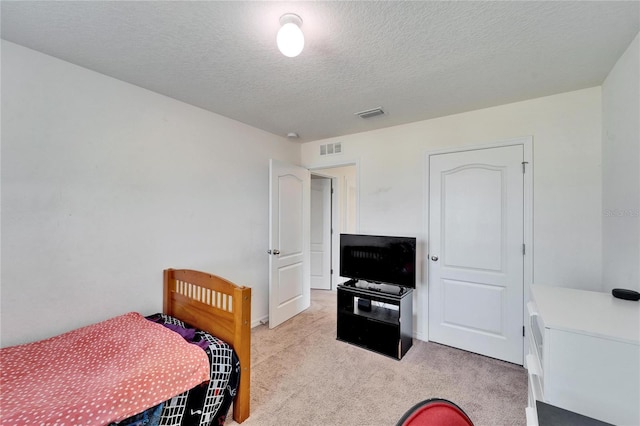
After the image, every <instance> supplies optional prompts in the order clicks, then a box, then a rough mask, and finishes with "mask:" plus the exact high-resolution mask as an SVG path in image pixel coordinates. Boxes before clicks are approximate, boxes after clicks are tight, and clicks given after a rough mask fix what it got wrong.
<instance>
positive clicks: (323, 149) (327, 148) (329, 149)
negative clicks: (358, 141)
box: [320, 142, 342, 155]
mask: <svg viewBox="0 0 640 426" xmlns="http://www.w3.org/2000/svg"><path fill="white" fill-rule="evenodd" d="M335 154H342V142H336V143H326V144H324V145H320V155H335Z"/></svg>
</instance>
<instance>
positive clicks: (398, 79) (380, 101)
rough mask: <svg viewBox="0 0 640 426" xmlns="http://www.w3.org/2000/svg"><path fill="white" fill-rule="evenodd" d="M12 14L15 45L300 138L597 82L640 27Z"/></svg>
mask: <svg viewBox="0 0 640 426" xmlns="http://www.w3.org/2000/svg"><path fill="white" fill-rule="evenodd" d="M1 8H2V10H1V19H2V21H1V25H2V38H3V39H5V40H9V41H12V42H14V43H17V44H20V45H23V46H26V47H29V48H32V49H35V50H38V51H40V52H43V53H46V54H49V55H52V56H55V57H58V58H61V59H64V60H66V61H69V62H72V63H74V64H77V65H80V66H83V67H86V68H89V69H92V70H95V71H98V72H100V73H103V74H106V75H109V76H112V77H115V78H118V79H120V80H124V81H127V82H129V83H132V84H135V85H138V86H141V87H144V88H147V89H149V90H153V91H155V92H158V93H162V94H164V95H167V96H170V97H172V98H175V99H179V100H181V101H184V102H187V103H190V104H193V105H196V106H199V107H202V108H204V109H207V110H209V111H213V112H216V113H218V114H221V115H223V116H226V117H229V118H233V119H235V120H238V121H241V122H244V123H247V124H249V125H251V126H254V127H257V128H260V129H263V130H266V131H268V132H271V133H274V134H278V135H282V136H285V135H286V134H287V133H288V132H297V133H299V134H300V139H299V140H300V141H302V142H305V141H311V140H316V139H322V138H327V137H333V136H340V135H345V134H350V133H355V132H361V131H365V130H372V129H376V128H381V127H388V126H392V125H397V124H402V123H408V122H412V121H418V120H424V119H428V118H434V117H439V116H443V115H448V114H454V113H459V112H464V111H469V110H474V109H478V108H483V107H489V106H494V105H500V104H504V103H508V102H514V101H519V100H525V99H531V98H535V97H540V96H546V95H550V94H554V93H560V92H566V91H571V90H577V89H581V88H585V87H592V86H596V85H599V84H601V83H602V81H603V80H604V78H605V77H606V75H607V74H608V72H609V71H610V70H611V68H612V67H613V65H614V64H615V61H616V60H617V59H618V58H619V57H620V55H621V54H622V53H623V52H624V50H625V49H626V48H627V46H628V45H629V43H630V42H631V41H632V40H633V38H634V36H635V35H636V34H637V33H638V31H639V29H640V2H637V1H626V2H616V1H578V2H570V1H543V2H537V1H535V2H533V1H527V2H521V1H500V2H481V1H474V2H462V1H460V2H435V1H429V2H426V1H425V2H397V1H394V2H347V1H331V2H317V1H316V2H301V1H296V2H273V1H262V2H259V1H252V2H242V1H229V2H222V1H204V2H183V1H177V2H171V1H162V2H161V1H151V2H138V1H133V2H126V1H104V2H103V1H79V2H70V1H45V2H40V1H6V0H5V1H2V2H1ZM287 12H291V13H296V14H298V15H300V16H301V17H302V19H303V21H304V23H303V25H302V30H303V32H304V33H305V39H306V43H305V49H304V51H303V52H302V54H301V55H300V56H298V57H296V58H287V57H285V56H283V55H282V54H280V52H279V51H278V50H277V47H276V45H275V38H276V33H277V31H278V28H279V23H278V18H279V17H280V16H281V15H282V14H284V13H287ZM378 106H382V107H383V108H384V110H385V111H386V113H387V114H385V115H383V116H379V117H375V118H371V119H368V120H364V119H361V118H359V117H357V116H355V115H354V113H355V112H358V111H362V110H365V109H370V108H374V107H378Z"/></svg>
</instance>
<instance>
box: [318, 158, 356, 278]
mask: <svg viewBox="0 0 640 426" xmlns="http://www.w3.org/2000/svg"><path fill="white" fill-rule="evenodd" d="M356 176H357V170H356V165H355V164H351V165H345V166H340V167H331V168H324V169H314V170H312V171H311V231H310V232H311V239H310V241H311V288H313V289H325V290H335V289H336V288H337V285H338V284H340V283H341V282H342V281H346V278H344V279H343V278H341V277H340V252H339V249H340V234H341V233H355V232H356V230H357V227H358V224H357V218H358V214H357V198H358V197H357V194H358V191H357V188H358V187H357V180H356Z"/></svg>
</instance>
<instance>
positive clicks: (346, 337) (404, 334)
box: [337, 280, 413, 359]
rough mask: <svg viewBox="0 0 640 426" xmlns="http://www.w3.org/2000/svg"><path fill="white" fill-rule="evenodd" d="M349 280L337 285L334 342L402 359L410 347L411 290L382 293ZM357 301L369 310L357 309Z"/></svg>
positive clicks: (403, 289) (411, 332)
mask: <svg viewBox="0 0 640 426" xmlns="http://www.w3.org/2000/svg"><path fill="white" fill-rule="evenodd" d="M352 281H353V280H350V281H347V282H346V283H344V284H342V285H338V336H337V337H338V340H341V341H344V342H348V343H351V344H354V345H357V346H360V347H363V348H366V349H369V350H371V351H374V352H378V353H381V354H383V355H387V356H389V357H392V358H395V359H402V357H403V356H404V355H405V354H406V353H407V351H408V350H409V348H410V347H411V345H412V344H413V290H412V289H410V288H402V290H401V291H400V292H399V294H398V293H395V294H394V293H386V292H383V291H381V290H380V289H376V290H372V289H369V288H362V287H356V285H355V284H356V283H355V282H352ZM359 299H364V300H368V301H369V302H370V303H371V308H370V310H362V309H359V308H358V302H357V300H359Z"/></svg>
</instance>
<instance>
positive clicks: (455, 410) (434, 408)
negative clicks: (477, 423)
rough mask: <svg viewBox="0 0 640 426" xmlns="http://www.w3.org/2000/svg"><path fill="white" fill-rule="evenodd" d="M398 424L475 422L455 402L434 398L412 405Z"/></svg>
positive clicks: (462, 424)
mask: <svg viewBox="0 0 640 426" xmlns="http://www.w3.org/2000/svg"><path fill="white" fill-rule="evenodd" d="M396 426H473V422H472V421H471V419H470V418H469V416H467V414H466V413H465V412H464V411H463V410H462V408H460V407H458V406H457V405H456V404H454V403H453V402H451V401H448V400H446V399H442V398H432V399H427V400H425V401H422V402H419V403H417V404H416V405H414V406H413V407H411V408H410V409H409V410H408V411H407V412H406V413H404V416H402V418H400V421H398V424H397V425H396Z"/></svg>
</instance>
